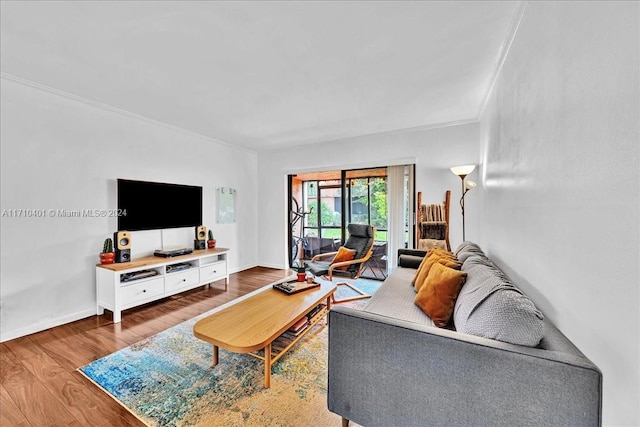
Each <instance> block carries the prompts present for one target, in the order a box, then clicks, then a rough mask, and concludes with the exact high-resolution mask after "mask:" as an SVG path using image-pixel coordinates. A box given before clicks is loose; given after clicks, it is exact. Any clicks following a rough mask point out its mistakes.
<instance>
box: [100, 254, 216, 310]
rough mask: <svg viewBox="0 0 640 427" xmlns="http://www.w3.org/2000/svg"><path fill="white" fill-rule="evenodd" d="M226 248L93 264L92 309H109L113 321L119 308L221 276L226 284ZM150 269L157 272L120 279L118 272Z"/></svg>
mask: <svg viewBox="0 0 640 427" xmlns="http://www.w3.org/2000/svg"><path fill="white" fill-rule="evenodd" d="M228 252H229V249H226V248H217V249H204V250H196V251H193V253H192V254H189V255H181V256H178V257H172V258H161V257H154V256H151V257H144V258H139V259H135V260H132V261H130V262H127V263H120V264H106V265H97V266H96V294H97V303H96V312H97V314H98V315H102V314H103V313H104V310H105V309H107V310H111V311H112V312H113V321H114V323H119V322H120V321H121V320H122V310H126V309H128V308H132V307H136V306H138V305H142V304H146V303H148V302H151V301H155V300H158V299H161V298H166V297H168V296H171V295H175V294H178V293H180V292H184V291H187V290H189V289H193V288H197V287H198V286H203V285H207V284H210V283H213V282H216V281H218V280H221V279H225V281H224V289H225V291H226V290H227V285H228V284H229V270H228V268H227V253H228ZM181 263H188V264H190V265H191V267H190V268H186V269H183V270H177V271H171V272H167V267H169V266H171V265H175V264H181ZM145 270H154V271H156V272H157V273H158V274H156V275H154V276H149V277H143V278H140V279H134V280H129V281H125V282H123V281H122V276H123V275H125V274H128V273H137V272H140V271H145Z"/></svg>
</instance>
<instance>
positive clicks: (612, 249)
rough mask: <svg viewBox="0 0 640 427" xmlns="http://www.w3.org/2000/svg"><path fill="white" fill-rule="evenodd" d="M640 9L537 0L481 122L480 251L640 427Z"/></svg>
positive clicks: (616, 410)
mask: <svg viewBox="0 0 640 427" xmlns="http://www.w3.org/2000/svg"><path fill="white" fill-rule="evenodd" d="M638 23H639V10H638V3H637V2H530V3H529V4H528V6H527V9H526V11H525V14H524V17H523V20H522V22H521V25H520V27H519V29H518V32H517V35H516V37H515V40H514V43H513V45H512V48H511V50H510V52H509V54H508V56H507V60H506V62H505V64H504V67H503V69H502V72H501V74H500V77H499V79H498V81H497V84H496V86H495V88H494V91H493V94H492V96H491V99H490V102H489V103H488V105H487V108H486V110H485V112H484V114H483V116H482V118H481V141H482V144H481V145H482V151H481V156H482V158H483V160H482V163H483V171H482V179H481V183H480V184H481V187H482V188H480V189H479V190H480V191H479V194H478V195H479V196H480V198H481V199H482V202H481V204H482V212H481V217H482V232H481V237H480V240H479V243H480V244H481V245H482V246H483V247H484V248H485V250H487V251H488V253H489V255H490V256H491V258H493V259H494V260H495V261H496V262H497V263H498V264H499V265H500V266H501V267H502V268H503V269H504V270H505V271H506V272H507V273H508V274H509V275H510V276H511V277H512V278H513V279H516V280H517V282H518V283H519V284H520V285H521V287H523V288H525V289H526V291H527V292H528V293H529V294H530V295H531V296H532V297H533V298H534V300H535V302H536V303H537V305H538V306H540V307H541V308H542V310H543V311H544V313H545V314H546V316H548V317H549V318H551V320H552V321H553V322H554V323H555V324H556V325H557V326H558V327H559V328H560V330H562V331H563V332H564V333H565V334H566V335H567V336H568V337H569V338H570V339H571V340H572V341H573V342H574V343H575V344H576V345H577V346H578V347H579V348H580V349H581V350H582V351H583V352H584V353H585V354H586V355H587V357H589V358H590V359H591V360H592V361H593V362H594V363H596V364H597V365H598V366H599V367H600V369H601V370H602V372H603V375H604V405H603V414H604V415H603V417H604V418H603V423H604V425H615V426H622V425H626V426H637V425H640V416H639V414H638V402H640V394H639V377H640V372H639V370H638V363H639V360H640V359H639V336H640V330H639V324H640V319H639V316H638V307H639V304H638V303H639V283H640V279H639V277H640V276H639V270H638V263H639V259H640V253H639V233H640V232H639V228H638V224H639V222H640V215H639V200H640V199H639V198H640V189H639V174H638V169H639V156H638V152H639V140H638V124H639V117H640V115H639V104H640V98H639V93H640V92H639V87H638V85H639V78H638V76H639V75H640V71H639V66H638V64H639V59H638V54H639V34H638V27H639V25H638Z"/></svg>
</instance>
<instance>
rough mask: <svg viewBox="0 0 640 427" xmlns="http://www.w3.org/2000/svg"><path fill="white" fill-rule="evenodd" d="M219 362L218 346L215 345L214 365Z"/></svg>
mask: <svg viewBox="0 0 640 427" xmlns="http://www.w3.org/2000/svg"><path fill="white" fill-rule="evenodd" d="M217 364H218V346H217V345H214V346H213V366H216V365H217Z"/></svg>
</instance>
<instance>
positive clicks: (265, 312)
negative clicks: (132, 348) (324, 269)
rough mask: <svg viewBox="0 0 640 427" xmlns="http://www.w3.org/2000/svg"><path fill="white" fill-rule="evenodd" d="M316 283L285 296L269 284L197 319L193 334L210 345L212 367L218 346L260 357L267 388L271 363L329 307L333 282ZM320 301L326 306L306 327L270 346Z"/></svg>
mask: <svg viewBox="0 0 640 427" xmlns="http://www.w3.org/2000/svg"><path fill="white" fill-rule="evenodd" d="M289 280H293V279H289ZM319 282H320V287H316V288H313V289H309V290H306V291H302V292H299V293H296V294H293V295H287V294H285V293H283V292H281V291H278V290H276V289H273V288H272V287H271V285H269V288H268V289H265V290H264V291H261V292H259V293H257V294H255V295H252V296H250V297H249V298H245V299H243V300H241V301H238V302H237V303H235V304H233V305H230V306H229V307H227V308H224V309H222V310H220V311H218V312H216V313H213V314H212V315H210V316H207V317H205V318H203V319H201V320H199V321H198V322H197V323H196V324H195V325H194V327H193V335H194V336H195V337H196V338H199V339H201V340H203V341H206V342H209V343H211V344H213V365H214V366H215V365H217V364H218V347H222V348H224V349H227V350H229V351H233V352H236V353H247V354H249V355H251V356H254V357H257V358H258V359H261V360H264V386H265V388H269V387H270V385H271V367H272V366H273V364H274V363H276V362H277V361H278V360H279V359H280V358H281V357H282V356H283V355H284V354H285V352H287V350H289V349H290V348H291V347H292V346H293V345H294V344H295V343H296V342H298V341H299V340H300V339H301V338H302V337H303V336H304V335H305V334H306V333H307V332H308V331H309V330H310V329H311V327H312V326H313V325H314V324H316V323H317V322H318V321H320V320H321V319H322V318H324V317H325V316H326V314H327V312H328V311H329V309H330V308H331V296H332V295H333V293H334V292H335V290H336V285H335V284H334V283H331V282H329V281H323V280H319ZM322 303H324V304H326V309H324V312H322V313H321V315H319V316H315V317H314V321H313V322H312V324H311V325H309V327H307V329H306V330H304V331H303V332H302V333H300V334H299V335H298V336H296V337H295V338H293V339H290V340H287V341H286V342H285V344H279V345H277V346H272V343H273V342H274V341H275V340H276V339H278V338H279V337H281V335H282V334H283V333H284V332H285V331H287V330H288V329H289V328H290V327H291V326H293V324H294V323H296V322H297V321H298V320H300V319H302V318H303V317H304V316H306V315H307V314H308V313H309V312H310V311H311V310H313V309H314V308H315V307H317V306H318V305H319V304H322ZM280 341H281V340H278V343H280ZM259 350H263V351H262V352H259ZM260 353H262V354H260Z"/></svg>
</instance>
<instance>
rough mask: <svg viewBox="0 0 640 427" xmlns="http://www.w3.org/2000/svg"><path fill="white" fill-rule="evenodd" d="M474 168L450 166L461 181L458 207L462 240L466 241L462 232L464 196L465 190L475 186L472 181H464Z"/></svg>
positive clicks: (472, 166)
mask: <svg viewBox="0 0 640 427" xmlns="http://www.w3.org/2000/svg"><path fill="white" fill-rule="evenodd" d="M475 168H476V165H464V166H454V167H452V168H451V172H453V173H454V174H455V175H458V176H459V177H460V179H461V181H462V196H461V197H460V209H461V211H462V241H463V242H465V241H466V237H465V234H464V196H465V195H466V194H467V191H469V190H471V189H472V188H474V187H475V186H476V183H475V182H473V181H465V178H466V177H467V175H469V174H470V173H471V172H473V170H474V169H475Z"/></svg>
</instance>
